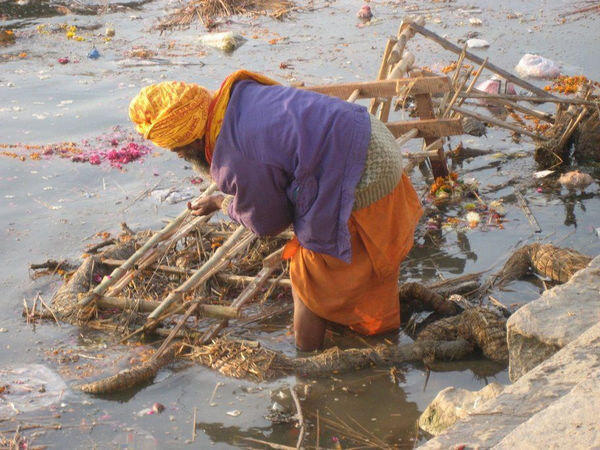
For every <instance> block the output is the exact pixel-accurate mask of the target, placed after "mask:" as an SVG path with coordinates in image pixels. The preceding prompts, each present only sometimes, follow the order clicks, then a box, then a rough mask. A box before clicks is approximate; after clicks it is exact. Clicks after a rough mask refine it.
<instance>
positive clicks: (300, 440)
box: [290, 386, 306, 449]
mask: <svg viewBox="0 0 600 450" xmlns="http://www.w3.org/2000/svg"><path fill="white" fill-rule="evenodd" d="M290 394H291V395H292V399H293V400H294V405H296V413H297V415H298V427H299V428H300V434H299V435H298V440H297V441H296V448H297V449H298V448H302V443H303V442H304V434H305V433H306V429H305V428H304V415H303V414H302V407H301V406H300V400H299V399H298V394H296V389H295V386H292V387H291V388H290Z"/></svg>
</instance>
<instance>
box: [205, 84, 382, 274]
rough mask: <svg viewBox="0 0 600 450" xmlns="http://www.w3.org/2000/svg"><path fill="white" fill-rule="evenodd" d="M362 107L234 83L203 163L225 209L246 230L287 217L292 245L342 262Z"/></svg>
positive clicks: (279, 224) (359, 161) (361, 159)
mask: <svg viewBox="0 0 600 450" xmlns="http://www.w3.org/2000/svg"><path fill="white" fill-rule="evenodd" d="M370 136H371V124H370V120H369V114H368V113H367V110H366V109H365V108H364V107H362V106H359V105H354V104H351V103H348V102H345V101H342V100H338V99H335V98H332V97H329V96H326V95H322V94H317V93H314V92H310V91H305V90H300V89H295V88H290V87H284V86H264V85H261V84H259V83H256V82H255V81H250V80H244V81H239V82H237V83H236V84H235V86H234V88H233V91H232V93H231V99H230V101H229V105H228V106H227V112H226V114H225V119H224V121H223V126H222V128H221V132H220V134H219V137H218V138H217V142H216V145H215V151H214V155H213V160H212V164H211V168H210V172H211V176H212V177H213V179H214V180H215V182H216V183H217V185H218V187H219V189H220V190H221V192H224V193H225V194H230V195H234V199H233V201H232V202H231V204H230V206H229V215H230V216H231V218H233V219H234V220H236V221H237V222H239V223H241V224H243V225H245V226H246V227H247V228H249V229H251V230H252V231H253V232H254V233H256V234H258V235H261V236H264V235H275V234H277V233H280V232H281V231H283V230H284V229H285V228H286V227H288V226H289V225H290V224H293V225H294V231H295V233H296V236H297V237H298V241H299V242H300V244H301V245H302V246H303V247H305V248H308V249H310V250H313V251H315V252H318V253H326V254H328V255H331V256H334V257H336V258H339V259H341V260H343V261H345V262H348V263H350V261H351V258H352V252H351V245H350V233H349V231H348V219H349V218H350V214H351V213H352V205H353V203H354V190H355V188H356V185H357V184H358V181H359V179H360V176H361V174H362V171H363V167H364V164H365V160H366V155H367V147H368V145H369V139H370Z"/></svg>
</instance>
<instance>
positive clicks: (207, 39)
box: [200, 31, 247, 52]
mask: <svg viewBox="0 0 600 450" xmlns="http://www.w3.org/2000/svg"><path fill="white" fill-rule="evenodd" d="M246 41H247V39H246V38H245V37H244V36H241V35H239V34H236V33H234V32H233V31H226V32H224V33H208V34H204V35H202V36H200V42H202V44H204V45H206V46H207V47H213V48H217V49H219V50H223V51H224V52H232V51H234V50H235V49H237V48H239V47H241V46H242V45H243V44H244V42H246Z"/></svg>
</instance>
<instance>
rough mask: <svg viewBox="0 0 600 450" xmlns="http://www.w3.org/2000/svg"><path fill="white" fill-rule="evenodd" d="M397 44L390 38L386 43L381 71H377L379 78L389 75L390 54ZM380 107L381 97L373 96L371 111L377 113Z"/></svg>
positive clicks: (383, 78) (380, 66)
mask: <svg viewBox="0 0 600 450" xmlns="http://www.w3.org/2000/svg"><path fill="white" fill-rule="evenodd" d="M395 44H396V40H395V39H388V41H387V44H386V45H385V50H384V51H383V57H382V58H381V64H380V65H379V71H378V73H377V80H385V79H386V77H387V71H388V57H389V56H390V52H391V51H392V48H393V47H394V45H395ZM378 107H379V99H377V98H375V97H374V98H373V99H371V103H370V105H369V113H371V114H375V112H376V111H377V108H378Z"/></svg>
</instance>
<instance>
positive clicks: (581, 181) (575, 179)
mask: <svg viewBox="0 0 600 450" xmlns="http://www.w3.org/2000/svg"><path fill="white" fill-rule="evenodd" d="M558 182H559V183H560V184H562V185H563V186H564V187H566V188H567V189H572V190H576V189H580V190H582V191H583V190H584V189H585V188H586V187H588V186H589V185H590V184H592V183H593V182H594V179H593V178H592V177H591V176H590V175H588V174H587V173H583V172H580V171H579V170H572V171H571V172H567V173H563V174H562V175H561V176H560V178H559V179H558Z"/></svg>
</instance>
